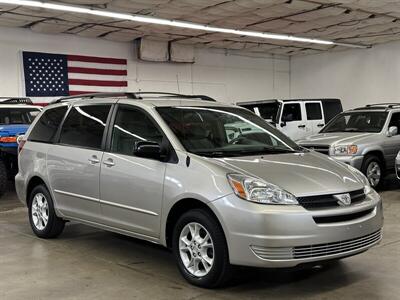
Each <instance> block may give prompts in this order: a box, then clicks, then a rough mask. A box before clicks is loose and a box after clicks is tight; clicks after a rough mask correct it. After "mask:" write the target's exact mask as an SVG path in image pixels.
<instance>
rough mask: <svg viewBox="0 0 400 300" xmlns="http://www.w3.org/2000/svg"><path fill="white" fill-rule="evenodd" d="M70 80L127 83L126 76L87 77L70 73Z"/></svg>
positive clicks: (91, 75)
mask: <svg viewBox="0 0 400 300" xmlns="http://www.w3.org/2000/svg"><path fill="white" fill-rule="evenodd" d="M68 78H69V79H90V80H109V81H126V76H114V75H93V74H90V76H87V74H80V73H68Z"/></svg>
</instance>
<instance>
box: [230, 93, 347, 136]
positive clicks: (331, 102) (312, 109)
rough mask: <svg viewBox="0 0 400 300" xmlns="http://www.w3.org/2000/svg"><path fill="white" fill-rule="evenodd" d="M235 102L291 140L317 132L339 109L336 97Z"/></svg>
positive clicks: (340, 109) (341, 109)
mask: <svg viewBox="0 0 400 300" xmlns="http://www.w3.org/2000/svg"><path fill="white" fill-rule="evenodd" d="M237 105H239V106H241V107H244V108H247V109H249V110H251V111H253V112H254V113H255V114H256V115H258V116H260V117H262V118H263V119H265V120H266V121H268V122H270V123H272V124H273V125H274V126H276V128H278V129H279V130H281V131H282V132H283V133H284V134H286V135H287V136H289V137H290V138H291V139H294V140H299V139H303V138H305V137H307V136H310V135H313V134H316V133H318V132H319V131H320V130H321V128H322V127H324V126H325V124H326V123H328V122H329V121H330V120H331V119H332V118H333V117H335V116H336V115H337V114H339V113H341V112H342V111H343V108H342V103H341V101H340V99H290V100H262V101H250V102H238V103H237Z"/></svg>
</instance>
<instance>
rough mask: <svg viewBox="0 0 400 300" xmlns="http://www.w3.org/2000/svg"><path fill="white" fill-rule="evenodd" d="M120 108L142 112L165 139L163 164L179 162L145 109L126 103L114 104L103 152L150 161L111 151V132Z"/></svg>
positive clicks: (169, 143) (170, 145)
mask: <svg viewBox="0 0 400 300" xmlns="http://www.w3.org/2000/svg"><path fill="white" fill-rule="evenodd" d="M120 107H122V108H123V107H126V108H128V109H131V110H137V111H139V112H142V113H143V114H144V115H145V116H147V117H148V118H149V120H150V122H152V123H153V125H154V126H155V127H156V128H157V129H158V130H159V131H160V133H161V134H162V135H163V140H164V139H165V143H164V144H165V145H164V146H165V147H167V148H168V152H169V158H168V160H166V161H164V162H165V163H173V164H177V163H178V162H179V159H178V156H177V154H176V151H175V149H174V147H173V146H172V144H171V142H170V140H169V139H168V136H167V135H166V134H165V132H164V130H163V129H162V128H161V126H160V125H159V124H158V123H157V121H156V120H155V119H154V118H153V116H151V115H150V114H149V112H148V111H146V110H145V109H143V108H142V107H139V106H137V105H132V104H126V103H116V104H115V107H114V110H113V112H112V116H111V118H110V123H109V124H108V131H107V138H106V142H105V148H104V152H107V153H112V154H118V155H124V156H128V157H136V158H141V159H146V160H152V159H150V158H144V157H138V156H136V155H133V154H125V153H118V152H113V151H111V143H112V136H113V131H114V124H115V120H116V118H117V113H118V110H119V108H120ZM161 146H163V145H161Z"/></svg>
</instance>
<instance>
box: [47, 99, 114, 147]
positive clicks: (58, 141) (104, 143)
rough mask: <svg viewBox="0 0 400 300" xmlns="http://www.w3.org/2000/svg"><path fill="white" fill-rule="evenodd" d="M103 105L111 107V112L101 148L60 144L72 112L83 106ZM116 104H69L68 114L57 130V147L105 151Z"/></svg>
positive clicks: (55, 142)
mask: <svg viewBox="0 0 400 300" xmlns="http://www.w3.org/2000/svg"><path fill="white" fill-rule="evenodd" d="M102 105H109V106H110V111H109V112H108V116H107V120H106V124H105V126H104V132H103V136H102V139H101V145H100V148H94V147H85V146H78V145H71V144H64V143H61V142H60V139H61V130H62V128H63V126H64V123H65V121H66V120H67V118H68V116H69V114H70V113H71V110H72V109H73V108H74V107H82V106H102ZM114 106H115V103H84V104H78V105H73V104H69V108H68V110H67V113H66V114H65V116H64V118H63V120H62V122H61V123H60V126H59V127H58V130H57V134H56V136H55V138H54V140H55V141H54V143H53V144H55V145H59V146H66V147H74V148H80V149H88V150H94V151H103V152H104V151H105V145H106V137H107V132H108V127H109V122H110V119H111V114H112V113H113V109H114Z"/></svg>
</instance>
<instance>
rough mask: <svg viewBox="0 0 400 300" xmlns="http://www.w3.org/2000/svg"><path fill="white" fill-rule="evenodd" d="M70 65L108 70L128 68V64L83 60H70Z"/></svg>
mask: <svg viewBox="0 0 400 300" xmlns="http://www.w3.org/2000/svg"><path fill="white" fill-rule="evenodd" d="M68 67H78V68H92V69H106V70H126V65H113V64H101V63H91V62H82V61H68Z"/></svg>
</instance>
